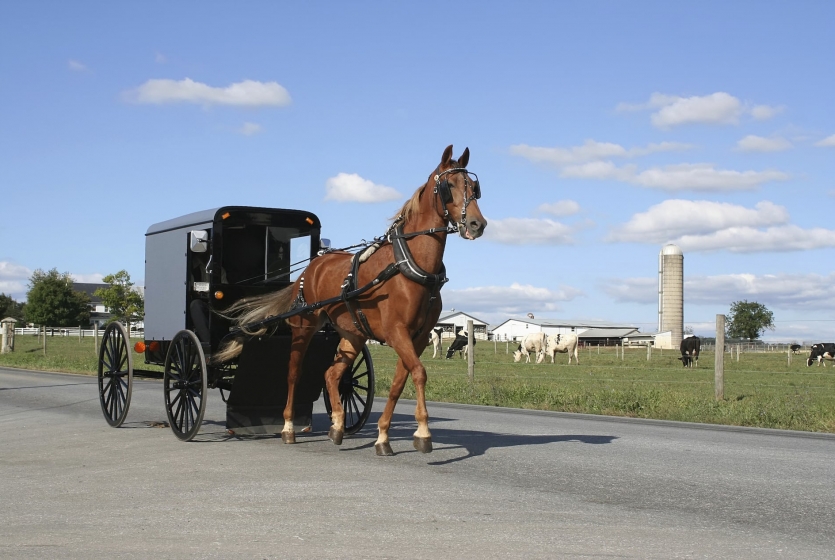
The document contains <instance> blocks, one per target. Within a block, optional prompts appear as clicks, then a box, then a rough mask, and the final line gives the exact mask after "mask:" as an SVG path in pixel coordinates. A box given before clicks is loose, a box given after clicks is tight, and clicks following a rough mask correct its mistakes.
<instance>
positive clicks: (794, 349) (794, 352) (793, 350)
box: [789, 344, 801, 354]
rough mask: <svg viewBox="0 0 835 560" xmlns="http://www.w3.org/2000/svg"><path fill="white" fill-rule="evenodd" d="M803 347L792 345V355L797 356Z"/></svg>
mask: <svg viewBox="0 0 835 560" xmlns="http://www.w3.org/2000/svg"><path fill="white" fill-rule="evenodd" d="M800 348H801V346H800V345H799V344H792V345H791V346H789V350H791V351H792V354H797V353H798V352H799V351H800Z"/></svg>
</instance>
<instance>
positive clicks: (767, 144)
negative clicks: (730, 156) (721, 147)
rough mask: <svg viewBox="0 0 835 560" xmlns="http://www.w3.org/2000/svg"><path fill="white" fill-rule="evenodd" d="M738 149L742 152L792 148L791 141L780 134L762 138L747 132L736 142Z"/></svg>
mask: <svg viewBox="0 0 835 560" xmlns="http://www.w3.org/2000/svg"><path fill="white" fill-rule="evenodd" d="M736 147H737V149H738V150H740V151H743V152H781V151H783V150H788V149H791V148H792V143H791V142H789V141H788V140H786V139H785V138H783V137H781V136H772V137H771V138H764V137H762V136H755V135H753V134H749V135H748V136H746V137H745V138H743V139H741V140H740V141H739V142H737V143H736Z"/></svg>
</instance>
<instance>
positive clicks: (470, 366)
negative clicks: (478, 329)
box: [467, 319, 475, 384]
mask: <svg viewBox="0 0 835 560" xmlns="http://www.w3.org/2000/svg"><path fill="white" fill-rule="evenodd" d="M473 336H474V333H473V320H472V319H467V376H469V378H470V384H472V382H473V377H474V375H473V369H475V368H474V364H475V356H473V354H474V352H473V350H474V349H475V346H474V345H473Z"/></svg>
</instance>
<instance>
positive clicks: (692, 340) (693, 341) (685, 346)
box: [679, 336, 702, 367]
mask: <svg viewBox="0 0 835 560" xmlns="http://www.w3.org/2000/svg"><path fill="white" fill-rule="evenodd" d="M679 348H680V349H681V358H679V360H681V364H682V365H683V366H684V367H693V363H694V362H695V363H696V367H699V351H700V350H701V348H702V341H701V340H700V339H699V337H698V336H688V337H687V338H685V339H684V340H682V341H681V346H680V347H679Z"/></svg>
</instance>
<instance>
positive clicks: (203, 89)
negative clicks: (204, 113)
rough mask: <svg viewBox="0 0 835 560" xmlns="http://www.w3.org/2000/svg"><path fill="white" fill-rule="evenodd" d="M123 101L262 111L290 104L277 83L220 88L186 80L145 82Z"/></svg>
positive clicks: (285, 93) (233, 85)
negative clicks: (269, 107) (215, 106)
mask: <svg viewBox="0 0 835 560" xmlns="http://www.w3.org/2000/svg"><path fill="white" fill-rule="evenodd" d="M123 98H124V99H125V100H127V101H130V102H133V103H147V104H153V105H162V104H165V103H196V104H198V105H203V106H207V107H208V106H210V105H234V106H239V107H263V106H284V105H289V104H290V103H291V99H290V94H289V93H288V92H287V90H286V89H284V87H282V86H281V85H279V84H278V83H277V82H257V81H254V80H244V81H243V82H237V83H234V84H231V85H229V86H227V87H225V88H221V87H212V86H209V85H206V84H203V83H200V82H195V81H193V80H191V79H190V78H186V79H184V80H180V81H176V80H148V81H147V82H145V83H144V84H142V85H141V86H139V87H138V88H136V89H133V90H129V91H126V92H124V93H123Z"/></svg>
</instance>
